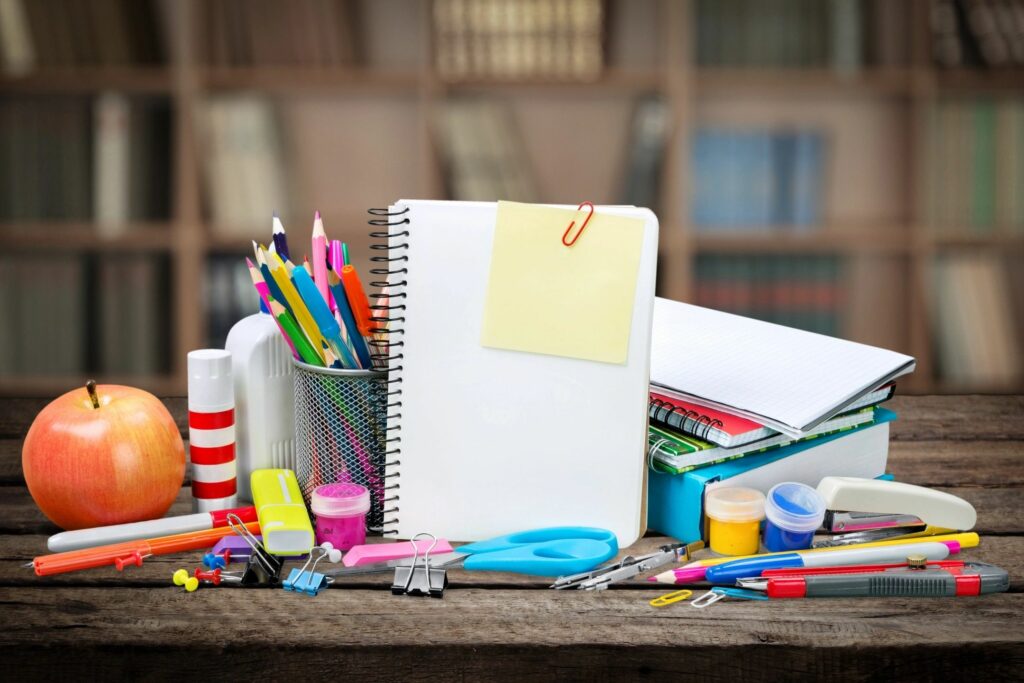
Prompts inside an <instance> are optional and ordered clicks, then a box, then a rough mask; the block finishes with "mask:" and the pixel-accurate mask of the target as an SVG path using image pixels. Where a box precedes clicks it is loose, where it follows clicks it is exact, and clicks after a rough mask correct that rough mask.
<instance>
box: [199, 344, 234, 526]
mask: <svg viewBox="0 0 1024 683" xmlns="http://www.w3.org/2000/svg"><path fill="white" fill-rule="evenodd" d="M234 393H235V392H234V386H233V385H232V381H231V354H230V353H228V352H227V351H223V350H221V349H200V350H198V351H190V352H189V354H188V435H189V443H188V450H189V461H190V462H191V464H192V510H193V511H194V512H212V511H214V510H224V509H227V508H233V507H236V505H235V501H236V496H235V494H236V492H237V480H236V473H237V469H236V467H235V396H234Z"/></svg>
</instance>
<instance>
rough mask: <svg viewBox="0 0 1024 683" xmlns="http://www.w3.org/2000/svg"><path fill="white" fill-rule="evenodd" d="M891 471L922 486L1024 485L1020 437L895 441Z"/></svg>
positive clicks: (1022, 444) (897, 477)
mask: <svg viewBox="0 0 1024 683" xmlns="http://www.w3.org/2000/svg"><path fill="white" fill-rule="evenodd" d="M888 469H889V471H890V472H891V473H892V474H893V475H894V476H895V477H896V480H897V481H905V482H907V483H910V484H917V485H919V486H945V487H957V486H1021V485H1024V443H1021V442H1020V441H892V442H890V444H889V467H888Z"/></svg>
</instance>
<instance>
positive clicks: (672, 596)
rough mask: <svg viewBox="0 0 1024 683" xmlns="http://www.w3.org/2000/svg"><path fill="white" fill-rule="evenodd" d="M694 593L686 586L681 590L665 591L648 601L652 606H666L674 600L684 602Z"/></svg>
mask: <svg viewBox="0 0 1024 683" xmlns="http://www.w3.org/2000/svg"><path fill="white" fill-rule="evenodd" d="M691 595H693V591H691V590H686V589H685V588H684V589H683V590H681V591H672V592H671V593H665V595H660V596H658V597H656V598H654V599H653V600H651V601H650V603H648V604H649V605H650V606H651V607H664V606H665V605H671V604H672V603H674V602H682V601H683V600H685V599H686V598H688V597H690V596H691Z"/></svg>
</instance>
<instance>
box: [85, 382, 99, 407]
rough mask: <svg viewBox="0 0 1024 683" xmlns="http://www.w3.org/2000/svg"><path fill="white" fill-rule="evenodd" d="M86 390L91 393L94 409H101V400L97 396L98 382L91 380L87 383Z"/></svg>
mask: <svg viewBox="0 0 1024 683" xmlns="http://www.w3.org/2000/svg"><path fill="white" fill-rule="evenodd" d="M85 389H86V391H88V392H89V398H90V399H91V400H92V407H93V408H99V407H100V399H99V397H98V396H96V380H94V379H91V380H89V381H88V382H86V383H85Z"/></svg>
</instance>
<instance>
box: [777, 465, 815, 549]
mask: <svg viewBox="0 0 1024 683" xmlns="http://www.w3.org/2000/svg"><path fill="white" fill-rule="evenodd" d="M764 515H765V518H766V520H767V521H766V522H765V525H764V547H765V548H766V549H767V550H768V551H769V552H782V551H786V550H803V549H804V548H810V547H811V542H812V541H813V540H814V532H815V531H817V530H818V528H819V527H821V523H822V521H823V520H824V519H825V501H824V500H823V499H822V497H821V496H820V495H818V492H817V491H815V490H814V489H812V488H811V487H810V486H807V485H806V484H799V483H797V482H795V481H787V482H783V483H781V484H776V485H775V486H773V487H772V489H771V490H770V491H769V492H768V497H767V499H766V500H765V505H764Z"/></svg>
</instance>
